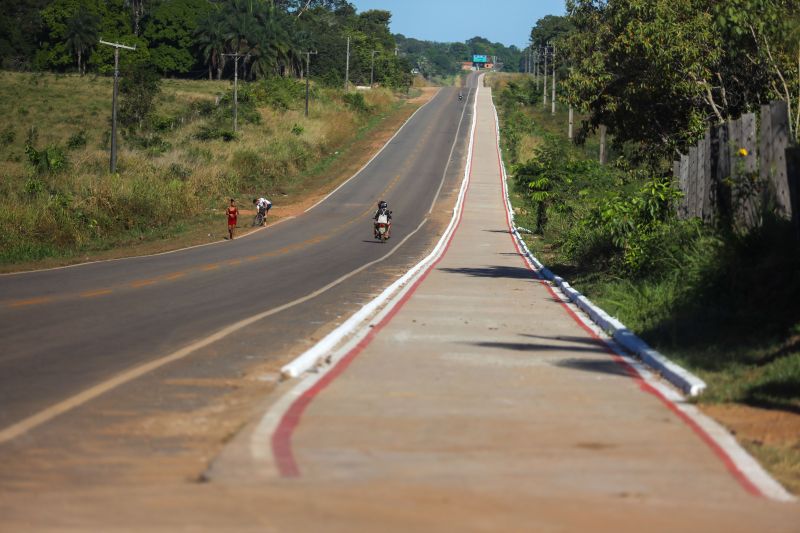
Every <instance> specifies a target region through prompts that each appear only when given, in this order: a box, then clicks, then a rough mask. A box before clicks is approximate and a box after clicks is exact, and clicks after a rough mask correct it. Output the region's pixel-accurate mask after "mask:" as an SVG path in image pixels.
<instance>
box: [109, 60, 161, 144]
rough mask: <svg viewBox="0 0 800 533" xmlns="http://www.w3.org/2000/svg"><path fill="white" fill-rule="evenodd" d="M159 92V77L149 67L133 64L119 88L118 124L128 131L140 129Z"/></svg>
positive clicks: (127, 70) (124, 75)
mask: <svg viewBox="0 0 800 533" xmlns="http://www.w3.org/2000/svg"><path fill="white" fill-rule="evenodd" d="M160 91H161V77H160V76H159V75H158V73H157V72H156V71H155V70H154V69H153V68H152V67H151V66H150V65H147V64H144V63H135V64H131V65H130V66H128V68H127V69H126V71H125V72H124V73H123V77H122V82H121V83H120V87H119V92H120V102H119V113H118V117H119V122H120V124H121V125H122V126H123V127H126V128H129V129H141V128H142V127H143V126H144V121H145V119H146V118H147V117H148V115H150V113H151V112H152V111H153V107H154V103H155V98H156V96H157V95H158V93H159V92H160Z"/></svg>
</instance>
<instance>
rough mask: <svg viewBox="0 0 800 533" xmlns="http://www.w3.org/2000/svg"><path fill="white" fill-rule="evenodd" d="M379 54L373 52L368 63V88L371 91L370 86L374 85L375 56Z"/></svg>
mask: <svg viewBox="0 0 800 533" xmlns="http://www.w3.org/2000/svg"><path fill="white" fill-rule="evenodd" d="M378 52H380V50H373V51H372V57H371V58H370V62H369V88H370V89H372V85H373V84H374V83H375V54H377V53H378Z"/></svg>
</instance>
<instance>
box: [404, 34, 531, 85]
mask: <svg viewBox="0 0 800 533" xmlns="http://www.w3.org/2000/svg"><path fill="white" fill-rule="evenodd" d="M395 39H396V40H397V46H398V49H399V50H400V53H401V54H403V55H404V56H405V57H406V58H407V59H408V60H409V61H410V62H411V64H412V65H413V66H414V68H416V69H417V70H418V71H419V72H420V74H422V75H423V76H425V77H431V76H447V75H452V74H455V73H457V72H458V71H459V70H461V64H462V62H464V61H469V60H470V59H472V56H473V55H474V54H480V55H485V56H487V57H490V58H497V68H498V69H500V70H505V71H512V72H516V71H519V70H521V69H522V67H523V63H522V61H523V53H524V52H523V51H522V50H520V49H519V48H517V47H516V46H514V45H511V46H505V45H503V44H502V43H493V42H491V41H489V40H488V39H486V38H484V37H478V36H476V37H473V38H471V39H467V40H466V41H465V42H463V43H441V42H432V41H421V40H419V39H414V38H412V37H406V36H404V35H402V34H397V35H395Z"/></svg>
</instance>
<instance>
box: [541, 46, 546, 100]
mask: <svg viewBox="0 0 800 533" xmlns="http://www.w3.org/2000/svg"><path fill="white" fill-rule="evenodd" d="M542 105H543V106H544V107H545V108H547V45H544V86H543V88H542Z"/></svg>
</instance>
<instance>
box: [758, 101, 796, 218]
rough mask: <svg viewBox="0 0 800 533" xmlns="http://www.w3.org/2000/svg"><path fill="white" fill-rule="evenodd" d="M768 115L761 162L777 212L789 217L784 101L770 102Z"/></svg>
mask: <svg viewBox="0 0 800 533" xmlns="http://www.w3.org/2000/svg"><path fill="white" fill-rule="evenodd" d="M768 115H769V122H770V124H769V130H768V131H765V132H764V133H766V135H767V136H768V139H767V140H766V146H765V148H766V150H765V154H764V155H763V156H762V159H761V164H762V165H763V166H765V167H766V173H767V176H768V179H769V183H770V191H771V193H772V195H773V198H772V199H773V201H774V202H775V206H776V208H777V211H778V213H779V214H781V215H782V216H784V217H786V218H789V219H790V218H792V216H793V213H792V203H791V197H790V192H789V181H788V179H787V174H786V148H788V147H789V110H788V107H787V105H786V102H784V101H780V100H779V101H777V102H772V103H771V104H770V106H769V113H768Z"/></svg>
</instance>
